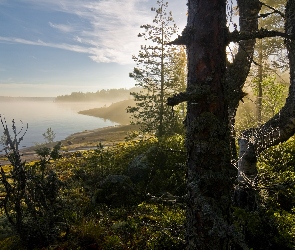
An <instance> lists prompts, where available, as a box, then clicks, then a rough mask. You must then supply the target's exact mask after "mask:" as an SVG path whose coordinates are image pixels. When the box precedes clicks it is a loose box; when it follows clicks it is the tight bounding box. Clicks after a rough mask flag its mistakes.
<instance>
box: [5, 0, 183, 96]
mask: <svg viewBox="0 0 295 250" xmlns="http://www.w3.org/2000/svg"><path fill="white" fill-rule="evenodd" d="M186 2H187V1H186V0H173V1H169V10H171V11H172V14H173V16H174V19H175V21H176V24H177V25H178V27H180V30H179V33H181V31H182V29H183V27H184V26H185V23H186V18H187V17H186V10H187V6H186ZM156 6H157V5H156V0H0V96H57V95H64V94H70V93H71V92H74V91H82V92H96V91H97V90H100V89H110V88H131V87H133V86H134V84H135V82H134V80H132V79H130V78H129V77H128V74H129V72H131V71H132V69H133V67H134V63H133V61H132V55H136V54H137V53H138V51H139V49H140V45H141V44H143V43H144V41H143V39H141V38H138V37H137V34H138V33H139V32H140V28H139V26H140V25H142V24H147V23H152V20H153V17H154V15H155V12H151V7H156Z"/></svg>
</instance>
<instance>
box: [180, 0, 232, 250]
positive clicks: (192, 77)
mask: <svg viewBox="0 0 295 250" xmlns="http://www.w3.org/2000/svg"><path fill="white" fill-rule="evenodd" d="M226 31H227V27H226V0H211V1H208V0H198V1H197V0H189V1H188V23H187V27H186V37H185V38H186V41H187V42H186V45H187V55H188V85H187V93H188V94H189V95H190V96H191V98H190V100H189V101H188V107H187V120H186V125H187V134H186V136H187V141H186V147H187V152H188V162H187V167H188V169H187V171H188V172H187V187H188V203H187V249H193V250H196V249H202V250H206V249H212V250H213V249H214V250H216V249H226V248H227V244H228V236H229V235H228V233H229V231H230V230H229V209H230V204H231V191H232V176H231V170H232V169H231V164H230V141H229V127H228V124H229V123H228V105H227V102H226V100H227V98H226V96H225V95H226V94H225V84H224V80H225V79H224V78H225V71H226V52H225V51H226V50H225V48H226V34H227V33H226ZM207 89H210V92H209V93H208V92H207V91H206V90H207ZM200 90H201V91H200ZM202 90H204V93H207V94H203V95H202V94H198V95H196V97H195V98H194V97H193V95H194V94H193V93H202Z"/></svg>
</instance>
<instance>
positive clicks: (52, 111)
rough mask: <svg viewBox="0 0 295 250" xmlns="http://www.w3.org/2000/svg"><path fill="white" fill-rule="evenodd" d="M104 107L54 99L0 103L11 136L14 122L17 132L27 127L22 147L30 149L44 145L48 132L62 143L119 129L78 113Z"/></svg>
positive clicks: (101, 104) (0, 101)
mask: <svg viewBox="0 0 295 250" xmlns="http://www.w3.org/2000/svg"><path fill="white" fill-rule="evenodd" d="M101 106H104V103H59V102H58V103H57V102H54V101H53V99H40V100H34V101H32V100H18V101H13V100H10V101H6V100H0V114H1V116H2V117H5V120H6V123H7V125H8V128H9V129H10V131H11V132H12V129H11V125H12V119H14V120H15V122H16V127H17V131H20V129H21V127H22V126H23V127H25V128H26V124H28V127H29V128H28V131H27V133H26V135H25V137H24V140H23V141H22V142H21V144H20V146H21V147H29V146H34V145H35V144H36V143H43V142H44V137H43V136H42V134H43V133H45V132H46V130H47V128H51V129H52V130H53V131H54V132H55V133H56V137H55V140H56V141H59V140H62V139H64V138H66V137H67V136H69V135H71V134H73V133H77V132H82V131H85V130H92V129H97V128H102V127H107V126H114V125H116V124H117V123H114V122H111V121H109V120H104V119H101V118H97V117H91V116H86V115H81V114H78V113H77V112H78V111H81V110H87V109H90V108H98V107H101ZM2 134H3V127H2V124H0V136H2ZM11 134H12V133H11Z"/></svg>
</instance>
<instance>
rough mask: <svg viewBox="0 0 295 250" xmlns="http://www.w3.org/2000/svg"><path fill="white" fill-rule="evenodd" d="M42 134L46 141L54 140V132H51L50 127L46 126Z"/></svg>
mask: <svg viewBox="0 0 295 250" xmlns="http://www.w3.org/2000/svg"><path fill="white" fill-rule="evenodd" d="M42 135H43V137H44V139H45V141H46V142H48V143H51V142H53V141H54V139H55V135H56V134H55V133H54V132H53V130H52V129H51V128H48V129H47V130H46V132H45V133H43V134H42Z"/></svg>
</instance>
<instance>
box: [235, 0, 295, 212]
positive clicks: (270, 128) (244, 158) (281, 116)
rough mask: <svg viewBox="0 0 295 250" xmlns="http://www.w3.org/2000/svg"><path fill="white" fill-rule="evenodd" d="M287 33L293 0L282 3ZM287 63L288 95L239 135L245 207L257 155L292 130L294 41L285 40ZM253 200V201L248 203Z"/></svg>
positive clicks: (291, 28) (294, 18) (294, 27)
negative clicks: (276, 108)
mask: <svg viewBox="0 0 295 250" xmlns="http://www.w3.org/2000/svg"><path fill="white" fill-rule="evenodd" d="M285 32H286V33H287V34H295V2H294V0H289V1H288V2H287V4H286V25H285ZM286 45H287V49H288V52H289V54H288V57H289V65H290V87H289V95H288V98H287V100H286V103H285V106H284V107H283V108H282V109H281V111H280V112H279V113H278V114H276V115H275V116H274V117H273V118H271V119H270V120H269V121H268V122H266V123H265V124H262V125H261V126H260V127H258V128H252V129H248V130H246V131H244V132H243V133H242V136H241V137H240V138H239V146H240V151H239V163H238V172H239V178H238V180H239V183H240V186H241V187H245V186H247V187H248V193H245V195H244V200H241V205H242V206H246V207H247V206H249V200H250V203H251V196H252V197H253V194H251V193H250V191H251V190H253V189H251V186H252V185H254V183H253V182H254V180H255V177H256V175H257V169H256V162H257V156H258V155H259V154H260V153H261V152H262V151H264V150H265V149H267V148H269V147H271V146H274V145H277V144H279V143H280V142H284V141H287V140H288V139H289V138H290V137H291V136H293V135H294V133H295V42H294V40H293V41H291V40H286ZM252 193H253V192H252ZM252 203H253V202H252Z"/></svg>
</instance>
